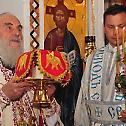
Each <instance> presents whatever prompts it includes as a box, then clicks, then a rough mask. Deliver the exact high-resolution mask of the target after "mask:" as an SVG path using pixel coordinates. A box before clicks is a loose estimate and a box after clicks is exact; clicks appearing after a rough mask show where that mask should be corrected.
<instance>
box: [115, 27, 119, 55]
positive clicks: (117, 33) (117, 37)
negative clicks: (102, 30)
mask: <svg viewBox="0 0 126 126" xmlns="http://www.w3.org/2000/svg"><path fill="white" fill-rule="evenodd" d="M115 29H116V44H117V53H118V55H120V47H119V28H118V27H116V28H115Z"/></svg>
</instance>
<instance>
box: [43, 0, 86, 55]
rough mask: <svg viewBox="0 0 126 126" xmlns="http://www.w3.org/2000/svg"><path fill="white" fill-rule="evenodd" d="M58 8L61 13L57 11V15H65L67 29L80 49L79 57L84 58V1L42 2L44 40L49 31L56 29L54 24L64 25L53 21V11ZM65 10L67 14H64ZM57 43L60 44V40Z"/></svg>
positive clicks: (57, 0)
mask: <svg viewBox="0 0 126 126" xmlns="http://www.w3.org/2000/svg"><path fill="white" fill-rule="evenodd" d="M60 5H61V6H60ZM58 7H59V8H60V9H59V10H62V11H63V12H62V11H57V15H62V13H65V16H66V15H67V16H68V18H69V19H68V22H67V28H68V30H69V31H70V32H72V33H73V35H74V36H75V38H76V40H77V42H78V45H79V47H80V51H81V56H82V57H84V47H85V44H84V43H85V42H84V38H85V35H86V30H87V27H86V23H87V22H86V0H44V9H45V11H44V39H46V37H47V35H48V33H49V32H50V31H51V30H53V29H55V28H56V25H57V24H56V23H58V25H59V27H60V25H62V26H63V25H64V24H62V21H61V20H59V22H56V20H55V19H54V13H55V10H56V8H58ZM65 8H66V9H65ZM66 10H67V12H65V11H66ZM57 17H58V16H57ZM61 17H62V16H61ZM58 41H59V42H60V40H58Z"/></svg>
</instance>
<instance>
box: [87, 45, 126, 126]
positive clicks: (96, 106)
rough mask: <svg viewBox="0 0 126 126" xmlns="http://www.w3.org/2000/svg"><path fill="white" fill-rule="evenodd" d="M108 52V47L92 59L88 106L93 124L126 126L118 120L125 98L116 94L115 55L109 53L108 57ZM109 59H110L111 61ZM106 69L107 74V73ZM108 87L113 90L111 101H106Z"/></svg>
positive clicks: (100, 50)
mask: <svg viewBox="0 0 126 126" xmlns="http://www.w3.org/2000/svg"><path fill="white" fill-rule="evenodd" d="M107 51H108V47H104V48H101V49H99V50H98V51H97V52H96V53H95V54H94V56H93V58H92V64H91V67H90V74H89V82H88V83H89V84H90V85H89V88H88V90H89V94H88V100H87V102H86V104H87V107H88V110H89V114H90V118H91V120H92V122H96V123H100V124H122V125H121V126H125V124H124V123H123V122H121V121H120V120H119V119H118V116H119V114H120V112H121V110H122V109H125V107H124V106H125V104H124V97H123V95H122V94H118V93H117V92H115V89H114V88H115V86H112V85H113V84H114V80H113V81H112V78H113V79H114V77H113V73H114V69H115V58H113V56H114V53H113V52H109V53H108V54H109V56H108V55H107ZM107 58H109V60H108V59H107ZM112 60H113V61H112ZM107 61H108V62H107ZM106 64H107V65H106ZM106 67H107V68H106ZM106 69H107V72H105V71H106ZM105 73H106V74H105ZM112 82H113V83H112ZM106 85H108V87H110V86H109V85H111V88H112V89H111V90H112V92H111V96H110V98H109V100H108V99H107V100H104V95H105V94H104V87H105V86H106ZM108 91H109V89H108ZM105 93H107V92H105ZM108 94H109V92H108ZM123 124H124V125H123Z"/></svg>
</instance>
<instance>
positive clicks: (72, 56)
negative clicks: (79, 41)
mask: <svg viewBox="0 0 126 126" xmlns="http://www.w3.org/2000/svg"><path fill="white" fill-rule="evenodd" d="M65 55H66V57H67V60H68V62H69V63H70V66H72V65H73V64H74V62H75V57H76V53H75V50H72V51H70V52H69V53H68V54H66V53H65Z"/></svg>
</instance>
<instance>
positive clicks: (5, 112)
mask: <svg viewBox="0 0 126 126" xmlns="http://www.w3.org/2000/svg"><path fill="white" fill-rule="evenodd" d="M12 77H13V74H12V71H11V70H9V69H6V68H5V67H4V66H3V64H2V61H1V60H0V126H38V125H39V120H38V119H39V114H40V112H39V109H36V108H34V106H33V104H32V100H33V96H34V94H33V93H34V91H33V90H31V91H29V92H27V93H25V94H24V95H23V97H22V98H21V99H20V100H19V101H14V102H12V101H10V100H9V99H8V98H7V96H6V95H5V94H4V93H3V92H2V90H1V88H2V86H3V85H4V84H6V83H7V81H9V80H10V79H11V78H12ZM59 114H60V106H59V105H58V103H57V102H56V100H55V98H54V100H53V101H52V102H51V106H50V108H43V123H44V126H55V125H56V124H57V126H63V124H62V122H61V120H60V115H59ZM33 118H34V119H33ZM31 119H33V120H31ZM22 120H23V121H22ZM30 122H31V123H30Z"/></svg>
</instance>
